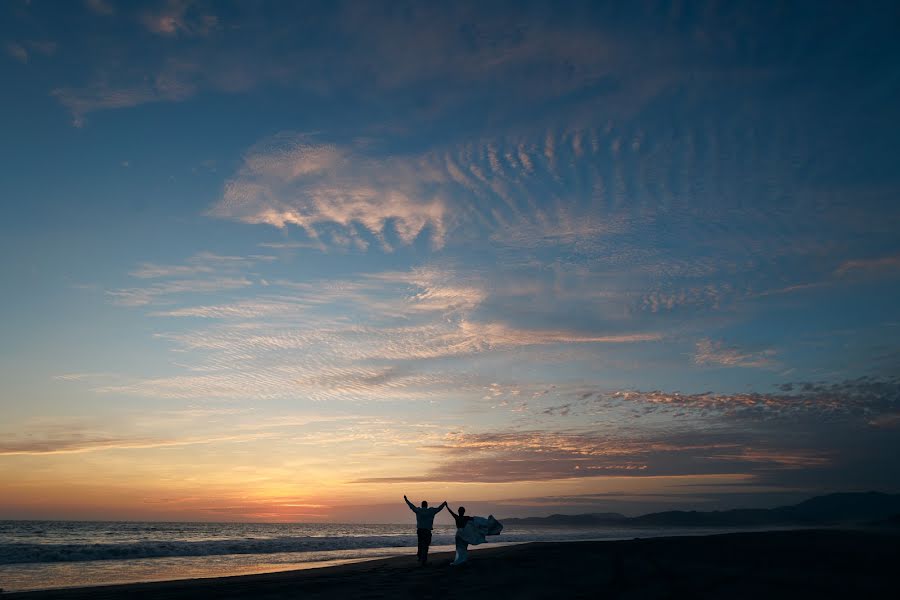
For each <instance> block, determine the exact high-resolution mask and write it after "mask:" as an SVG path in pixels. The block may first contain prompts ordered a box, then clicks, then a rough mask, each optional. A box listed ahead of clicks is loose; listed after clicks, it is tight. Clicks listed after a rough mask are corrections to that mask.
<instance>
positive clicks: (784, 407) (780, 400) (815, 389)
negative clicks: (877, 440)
mask: <svg viewBox="0 0 900 600" xmlns="http://www.w3.org/2000/svg"><path fill="white" fill-rule="evenodd" d="M570 396H571V397H572V400H571V405H570V411H571V412H572V413H573V414H576V415H583V414H584V411H585V410H588V411H592V410H600V409H613V408H615V407H626V408H627V407H633V408H635V409H639V410H640V411H641V414H645V415H646V414H653V413H666V414H670V415H671V414H675V415H680V416H683V417H685V418H696V417H705V418H721V417H740V418H749V419H777V418H780V419H796V418H801V417H802V418H806V419H812V420H814V421H815V420H818V421H821V422H828V421H830V420H848V419H849V420H854V419H860V418H862V419H865V420H866V421H869V420H872V419H875V418H876V415H881V414H890V413H892V412H894V411H896V410H897V408H898V407H900V378H897V377H860V378H858V379H850V380H845V381H838V382H833V383H825V382H799V383H784V384H781V385H780V386H778V391H777V392H771V393H764V392H739V393H730V394H717V393H713V392H706V393H699V394H682V393H679V392H667V391H659V390H654V391H640V390H613V391H609V390H600V389H593V390H592V389H590V388H587V389H584V388H582V389H580V390H575V391H572V392H570Z"/></svg>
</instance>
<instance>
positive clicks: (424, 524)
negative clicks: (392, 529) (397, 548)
mask: <svg viewBox="0 0 900 600" xmlns="http://www.w3.org/2000/svg"><path fill="white" fill-rule="evenodd" d="M403 499H404V500H405V501H406V504H407V506H409V509H410V510H411V511H413V512H414V513H416V537H417V538H418V540H419V551H418V552H417V553H416V556H417V557H418V559H419V564H420V565H422V566H425V565H426V564H428V548H429V546H431V530H432V529H434V516H435V515H436V514H438V513H439V512H441V511H442V510H444V508H445V507H446V508H447V511H448V512H449V513H450V514H451V515H453V520H454V521H456V538H455V542H456V558H455V559H454V560H453V562H452V563H450V564H451V565H459V564H462V563H464V562H466V560H468V558H469V544H481V543H484V541H485V536H486V535H498V534H499V533H500V531H501V530H502V529H503V525H501V524H500V523H499V522H498V521H497V520H496V519H494V517H493V515H491V516H489V517H488V518H487V519H484V518H482V517H469V516H466V507H465V506H460V507H459V509H458V510H459V513H455V512H453V509H452V508H450V506H449V505H448V504H447V501H446V500H444V501H443V502H441V504H440V505H438V506H437V507H436V508H430V507H429V506H428V501H427V500H422V505H421V506H416V505H415V504H413V503H412V502H410V501H409V498H407V497H406V496H403Z"/></svg>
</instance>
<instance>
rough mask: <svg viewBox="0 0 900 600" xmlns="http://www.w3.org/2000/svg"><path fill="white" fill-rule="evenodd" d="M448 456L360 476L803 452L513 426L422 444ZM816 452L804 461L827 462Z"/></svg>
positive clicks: (519, 473) (636, 467) (773, 462)
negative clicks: (415, 468) (420, 468)
mask: <svg viewBox="0 0 900 600" xmlns="http://www.w3.org/2000/svg"><path fill="white" fill-rule="evenodd" d="M422 450H427V451H429V452H434V453H436V454H437V455H438V456H440V457H441V458H442V459H443V461H442V462H441V463H440V464H439V465H437V466H436V467H435V468H434V469H432V470H430V471H428V472H427V473H425V474H421V475H412V476H396V477H370V478H365V479H361V480H357V481H356V483H403V482H472V481H478V482H487V483H502V482H521V481H544V480H557V479H573V478H584V477H603V476H606V477H647V476H677V475H710V474H726V473H734V472H738V471H740V470H743V471H745V472H746V471H747V470H752V469H754V468H758V469H763V470H769V469H782V468H784V467H785V465H796V464H797V463H796V461H797V460H799V458H798V456H799V455H797V454H793V455H791V454H788V453H785V452H782V451H780V450H778V449H760V450H754V449H753V448H752V447H748V446H746V445H745V442H743V441H742V440H738V441H734V440H727V439H726V438H725V437H724V436H718V435H709V434H707V435H703V434H696V435H692V436H691V437H690V441H688V440H687V439H686V436H679V435H675V436H673V435H667V434H656V435H654V434H653V433H650V434H645V435H644V436H643V437H642V438H631V439H629V438H623V437H622V436H616V437H612V438H611V437H610V436H609V434H608V433H606V432H577V431H576V432H565V431H515V432H502V433H451V434H448V435H447V436H445V439H444V441H443V443H441V444H439V445H436V446H430V447H426V448H423V449H422ZM813 459H814V457H812V456H810V457H809V459H808V461H807V463H806V464H805V466H811V465H814V464H815V465H820V464H826V462H827V461H824V459H823V462H815V461H814V460H813Z"/></svg>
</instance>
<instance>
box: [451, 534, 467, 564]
mask: <svg viewBox="0 0 900 600" xmlns="http://www.w3.org/2000/svg"><path fill="white" fill-rule="evenodd" d="M467 558H469V542H467V541H465V540H464V539H462V538H461V537H459V536H456V558H455V559H454V560H453V562H452V563H451V564H454V565H459V564H462V563H464V562H466V559H467Z"/></svg>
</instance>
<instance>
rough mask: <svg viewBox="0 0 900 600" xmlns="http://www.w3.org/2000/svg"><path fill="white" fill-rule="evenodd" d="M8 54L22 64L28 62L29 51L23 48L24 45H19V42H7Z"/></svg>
mask: <svg viewBox="0 0 900 600" xmlns="http://www.w3.org/2000/svg"><path fill="white" fill-rule="evenodd" d="M6 53H7V54H9V55H10V56H11V57H13V58H14V59H16V60H17V61H19V62H20V63H27V62H28V51H27V50H26V49H25V48H24V47H23V46H22V44H19V43H17V42H7V43H6Z"/></svg>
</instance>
